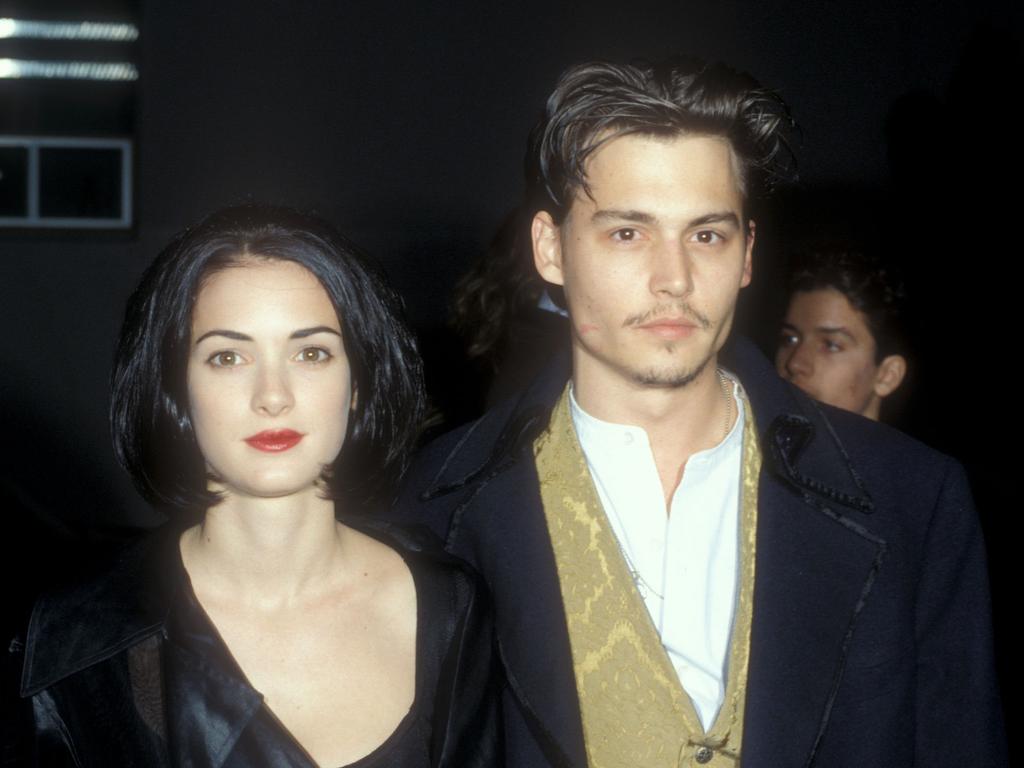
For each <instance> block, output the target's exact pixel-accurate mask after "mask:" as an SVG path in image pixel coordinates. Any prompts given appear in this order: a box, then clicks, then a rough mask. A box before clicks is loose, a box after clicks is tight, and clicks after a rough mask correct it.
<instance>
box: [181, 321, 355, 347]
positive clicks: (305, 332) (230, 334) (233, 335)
mask: <svg viewBox="0 0 1024 768" xmlns="http://www.w3.org/2000/svg"><path fill="white" fill-rule="evenodd" d="M317 333H333V334H334V335H335V336H338V337H339V338H340V337H341V334H340V333H338V332H337V331H336V330H334V329H333V328H330V327H328V326H326V325H316V326H313V327H312V328H300V329H299V330H297V331H295V332H293V333H292V335H291V336H289V337H288V338H290V339H305V338H306V337H308V336H313V335H315V334H317ZM211 336H224V337H225V338H228V339H232V340H234V341H252V340H253V339H252V336H247V335H246V334H244V333H239V332H238V331H226V330H223V329H221V328H216V329H214V330H212V331H207V332H206V333H204V334H203V335H202V336H200V337H199V338H198V339H196V345H198V344H199V342H201V341H202V340H203V339H208V338H209V337H211Z"/></svg>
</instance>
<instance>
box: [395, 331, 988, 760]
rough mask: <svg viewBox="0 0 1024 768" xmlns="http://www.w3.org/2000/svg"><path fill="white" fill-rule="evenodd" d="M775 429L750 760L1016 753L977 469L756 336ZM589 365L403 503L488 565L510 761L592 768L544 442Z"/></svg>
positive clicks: (755, 399)
mask: <svg viewBox="0 0 1024 768" xmlns="http://www.w3.org/2000/svg"><path fill="white" fill-rule="evenodd" d="M722 364H723V365H725V366H726V367H727V368H729V369H730V370H732V371H734V372H735V373H736V374H737V375H738V376H739V379H740V380H741V381H742V383H743V386H744V388H745V389H746V391H747V394H748V395H749V397H750V401H751V406H752V408H753V412H754V417H755V421H756V423H757V431H758V434H759V436H760V440H761V447H762V453H763V464H762V469H761V476H760V484H759V491H758V530H757V541H756V548H757V556H756V557H757V559H756V584H755V590H754V606H753V626H752V634H751V653H750V668H749V680H748V687H747V694H746V695H747V699H746V709H745V713H744V718H745V723H744V743H743V747H742V749H743V766H744V768H787V767H789V766H794V767H795V766H821V767H822V768H841V767H842V766H850V768H881V767H882V766H894V767H895V766H899V767H900V768H906V767H907V766H926V767H927V768H938V767H939V766H958V768H962V767H963V766H972V768H974V767H980V766H999V765H1004V764H1005V762H1006V744H1005V733H1004V725H1003V719H1002V711H1001V707H1000V702H999V696H998V693H997V685H996V678H995V671H994V663H993V657H992V630H991V619H990V605H989V592H988V580H987V572H986V566H985V550H984V541H983V539H982V533H981V530H980V528H979V523H978V517H977V514H976V512H975V509H974V506H973V502H972V498H971V494H970V490H969V487H968V482H967V478H966V476H965V473H964V470H963V468H962V466H961V465H960V464H959V463H958V462H956V461H955V460H953V459H951V458H950V457H948V456H945V455H943V454H941V453H938V452H937V451H935V450H932V449H930V448H928V447H927V446H925V445H923V444H921V443H920V442H917V441H916V440H914V439H912V438H910V437H908V436H907V435H904V434H902V433H900V432H898V431H896V430H894V429H892V428H889V427H887V426H885V425H883V424H879V423H876V422H872V421H869V420H867V419H864V418H862V417H860V416H856V415H854V414H850V413H846V412H844V411H840V410H838V409H835V408H831V407H829V406H825V405H821V404H819V403H817V402H815V401H813V400H811V399H810V398H808V397H807V396H806V395H804V394H803V393H802V392H800V391H799V390H798V389H796V388H795V387H793V386H792V385H790V384H789V383H787V382H785V381H783V380H782V379H780V378H779V377H778V376H777V374H776V373H775V370H774V368H773V367H772V366H771V364H770V363H769V361H768V360H767V359H766V358H765V357H764V355H763V354H762V353H761V352H760V351H759V350H758V349H757V348H756V347H755V346H754V345H753V344H752V343H751V342H750V341H748V340H746V339H744V338H742V337H738V338H735V339H733V340H732V341H730V343H729V344H728V345H727V346H726V348H725V349H724V350H723V354H722ZM569 373H570V365H569V361H568V359H567V357H566V358H564V359H560V360H559V361H557V362H556V363H554V364H553V365H552V366H551V367H549V368H548V369H547V370H546V371H545V373H544V374H542V376H541V377H540V378H539V379H538V380H537V381H536V382H535V383H534V385H533V386H532V387H531V388H529V389H528V390H527V391H525V392H524V393H523V394H522V395H521V396H520V397H519V398H518V399H516V400H512V401H507V402H505V403H503V404H502V405H500V406H498V407H497V408H495V409H494V410H492V411H490V412H488V413H487V414H486V415H484V416H483V417H482V418H481V419H479V420H478V421H476V422H473V423H471V424H469V425H467V426H465V427H463V428H461V429H458V430H456V431H455V432H453V433H451V434H448V435H446V436H444V437H442V438H440V439H439V440H437V441H435V442H434V443H433V444H431V445H430V446H428V447H427V448H426V449H425V450H424V451H423V452H422V454H421V455H420V456H419V458H418V461H417V462H416V464H415V465H414V467H413V470H412V471H411V472H410V474H409V476H408V478H407V483H406V488H405V492H404V494H403V497H402V498H401V499H400V500H399V503H398V505H397V506H396V514H399V515H401V516H403V517H405V518H414V519H416V520H418V521H421V522H427V523H428V524H429V525H431V526H432V527H433V528H434V529H435V530H436V531H437V532H438V533H439V535H441V536H442V537H443V538H444V539H445V541H446V548H447V549H448V550H449V551H451V552H452V553H454V554H457V555H459V556H460V557H463V558H465V559H467V560H469V561H470V562H471V563H472V564H473V565H474V566H476V568H477V569H478V570H479V571H480V572H481V573H482V574H483V576H484V578H485V579H486V581H487V582H488V584H489V585H490V588H491V592H492V594H493V597H494V602H495V606H496V622H497V634H498V643H499V647H500V653H501V657H502V661H503V664H504V666H505V671H506V674H507V678H508V688H507V690H506V693H505V704H504V707H503V709H504V721H505V729H506V733H505V739H506V750H507V758H508V765H510V766H524V767H526V766H579V767H582V766H585V765H586V758H585V750H584V744H583V735H582V726H581V723H580V717H579V712H578V702H577V699H576V690H575V683H574V679H573V666H572V659H571V652H570V647H569V639H568V634H567V631H566V623H565V617H564V611H563V606H562V600H561V594H560V590H559V583H558V576H557V573H556V568H555V561H554V555H553V553H552V549H551V545H550V541H549V539H548V535H547V528H546V523H545V519H544V513H543V509H542V507H541V500H540V494H539V490H538V481H537V475H536V468H535V466H534V463H533V460H532V452H531V445H532V441H533V439H534V437H535V436H536V435H537V434H538V433H539V432H540V431H541V430H542V429H543V428H544V427H545V426H546V424H547V420H548V416H549V414H550V411H551V408H552V406H553V405H554V403H555V401H556V400H557V398H558V396H559V394H560V393H561V391H562V389H563V387H564V386H565V383H566V381H567V379H568V376H569Z"/></svg>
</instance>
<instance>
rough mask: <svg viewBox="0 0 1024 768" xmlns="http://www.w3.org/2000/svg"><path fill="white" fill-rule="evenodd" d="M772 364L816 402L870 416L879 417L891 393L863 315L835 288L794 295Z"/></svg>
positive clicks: (801, 292)
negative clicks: (881, 407) (880, 410)
mask: <svg viewBox="0 0 1024 768" xmlns="http://www.w3.org/2000/svg"><path fill="white" fill-rule="evenodd" d="M775 367H776V369H777V370H778V372H779V375H780V376H782V377H783V378H784V379H787V380H789V381H791V382H793V383H794V384H796V385H797V386H798V387H800V389H802V390H803V391H804V392H806V393H807V394H809V395H810V396H811V397H813V398H815V399H816V400H821V401H822V402H824V403H828V404H829V405H834V406H836V407H838V408H843V409H845V410H847V411H853V412H854V413H859V414H861V415H864V416H869V417H871V418H876V419H877V418H878V411H879V405H880V403H881V398H882V397H883V396H884V395H886V394H888V393H889V391H891V390H889V389H887V388H885V387H884V383H885V382H884V380H883V379H884V377H883V374H884V372H885V371H884V369H883V368H882V367H881V366H879V364H878V363H877V362H876V360H875V337H874V336H873V335H872V333H871V330H870V329H869V328H868V323H867V318H866V317H865V315H864V313H863V312H860V311H859V310H857V309H855V308H854V307H853V305H852V304H850V302H849V300H848V299H847V298H846V296H844V295H843V294H842V293H841V292H839V291H837V290H836V289H835V288H822V289H816V290H812V291H797V292H796V293H794V294H793V297H792V298H791V299H790V301H789V308H788V309H787V310H786V319H785V320H784V321H783V324H782V331H781V333H780V336H779V346H778V349H777V350H776V353H775ZM893 388H895V387H893Z"/></svg>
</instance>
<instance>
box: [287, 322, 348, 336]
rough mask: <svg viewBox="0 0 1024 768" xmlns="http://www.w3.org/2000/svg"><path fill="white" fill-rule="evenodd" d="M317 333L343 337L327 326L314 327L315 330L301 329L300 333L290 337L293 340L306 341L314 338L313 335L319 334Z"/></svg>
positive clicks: (296, 332) (297, 332)
mask: <svg viewBox="0 0 1024 768" xmlns="http://www.w3.org/2000/svg"><path fill="white" fill-rule="evenodd" d="M317 333H333V334H334V335H335V336H338V337H341V334H340V333H338V332H337V331H336V330H334V329H333V328H329V327H328V326H326V325H317V326H314V327H313V328H302V329H300V330H298V331H295V333H293V334H292V335H291V336H290V338H292V339H304V338H306V337H307V336H312V335H314V334H317Z"/></svg>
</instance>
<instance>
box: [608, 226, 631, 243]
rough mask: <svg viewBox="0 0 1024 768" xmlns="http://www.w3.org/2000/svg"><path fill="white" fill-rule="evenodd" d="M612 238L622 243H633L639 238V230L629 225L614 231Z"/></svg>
mask: <svg viewBox="0 0 1024 768" xmlns="http://www.w3.org/2000/svg"><path fill="white" fill-rule="evenodd" d="M612 238H613V239H615V240H618V241H619V242H622V243H631V242H633V241H634V240H636V239H637V231H636V230H635V229H630V228H629V227H626V228H625V229H617V230H615V231H614V232H613V233H612Z"/></svg>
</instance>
